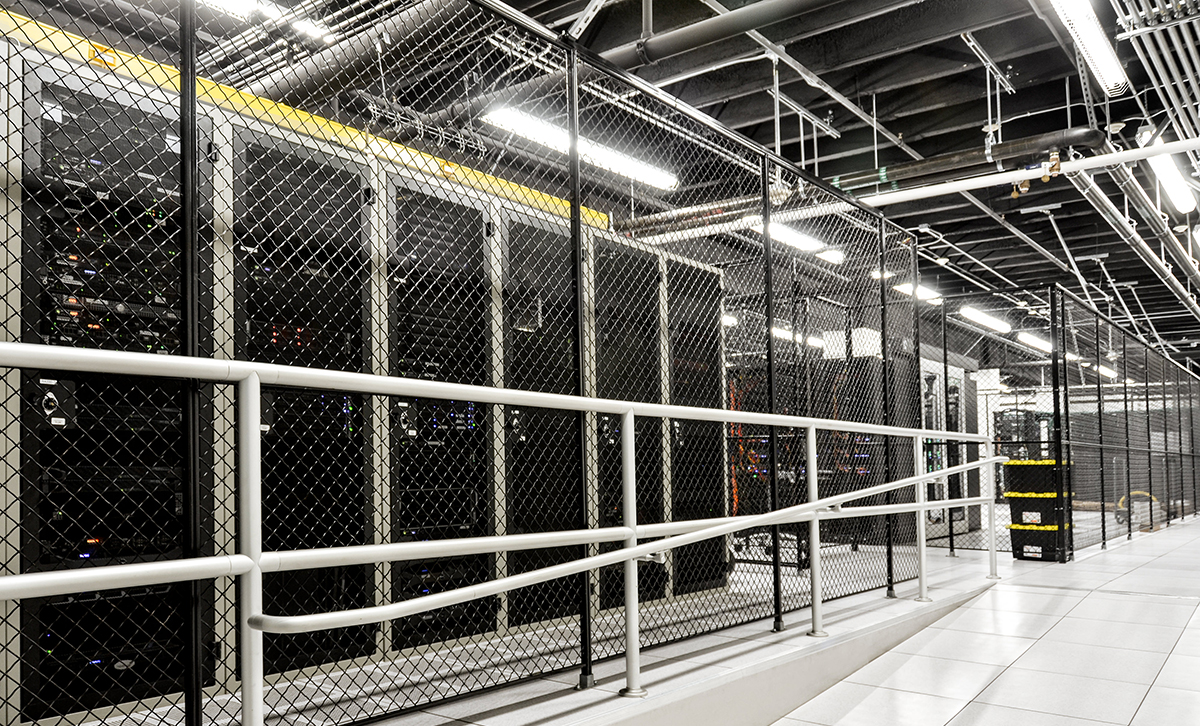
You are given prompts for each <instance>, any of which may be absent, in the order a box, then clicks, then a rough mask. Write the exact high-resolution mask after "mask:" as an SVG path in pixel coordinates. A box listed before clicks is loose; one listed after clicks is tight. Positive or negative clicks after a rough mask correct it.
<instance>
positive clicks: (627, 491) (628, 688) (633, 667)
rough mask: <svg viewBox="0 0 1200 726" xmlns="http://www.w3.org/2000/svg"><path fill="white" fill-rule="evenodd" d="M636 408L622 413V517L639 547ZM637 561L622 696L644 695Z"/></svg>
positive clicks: (629, 586)
mask: <svg viewBox="0 0 1200 726" xmlns="http://www.w3.org/2000/svg"><path fill="white" fill-rule="evenodd" d="M635 423H636V421H635V417H634V415H633V411H626V412H625V413H623V414H621V508H622V519H623V523H624V525H625V526H626V527H629V528H630V529H632V530H633V534H631V535H630V536H629V538H628V539H626V540H625V546H626V547H637V544H638V537H637V444H636V438H635V437H634V425H635ZM639 600H640V598H639V597H638V563H637V560H625V687H624V688H622V689H621V695H622V696H625V697H627V698H644V697H645V696H646V689H644V688H642V651H641V647H642V645H641V632H640V629H639V626H638V618H639V616H640V613H639V611H638V608H639V607H640V605H639Z"/></svg>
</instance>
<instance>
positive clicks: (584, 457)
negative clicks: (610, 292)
mask: <svg viewBox="0 0 1200 726" xmlns="http://www.w3.org/2000/svg"><path fill="white" fill-rule="evenodd" d="M567 129H568V134H569V137H570V146H569V148H568V153H567V165H568V172H569V176H570V179H569V183H570V196H571V199H570V202H571V249H572V261H573V263H574V271H573V277H574V279H575V364H576V369H577V371H578V377H577V379H576V386H577V388H578V393H579V395H581V396H588V395H591V391H588V390H587V374H586V373H585V372H584V361H585V360H586V347H587V343H586V340H587V336H586V335H584V324H583V320H584V310H585V309H586V302H587V300H586V294H585V292H584V260H583V258H584V254H585V250H584V247H583V216H582V204H583V200H582V195H583V192H582V181H581V171H580V159H579V143H578V142H579V56H578V54H577V53H576V52H575V49H574V48H571V49H570V50H568V51H567ZM578 418H579V452H580V457H579V482H580V484H581V485H582V487H583V491H582V492H580V496H581V497H582V498H583V501H584V502H587V501H588V486H589V481H588V455H589V453H590V452H589V448H588V444H587V442H588V422H589V419H588V415H587V414H586V413H584V412H583V411H580V412H579V413H578ZM580 524H581V526H582V527H584V528H585V529H586V528H587V527H589V526H590V525H591V522H590V521H589V517H588V513H587V507H586V504H585V507H584V515H583V521H582V522H581V523H580ZM584 552H587V550H586V549H585V550H584ZM579 661H580V669H579V686H578V687H579V688H580V689H584V688H591V687H592V686H594V685H596V677H595V676H594V675H593V674H592V577H591V573H589V572H581V573H579Z"/></svg>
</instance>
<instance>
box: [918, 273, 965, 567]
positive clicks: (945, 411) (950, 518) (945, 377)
mask: <svg viewBox="0 0 1200 726" xmlns="http://www.w3.org/2000/svg"><path fill="white" fill-rule="evenodd" d="M913 292H914V294H915V292H916V291H915V290H914V291H913ZM941 308H942V311H941V319H942V415H943V416H944V417H945V421H944V424H945V430H946V431H949V430H950V342H949V340H948V338H947V335H946V305H945V303H943V304H942V306H941ZM951 446H953V444H951V443H950V439H946V440H945V441H944V442H942V447H943V449H942V450H943V451H944V452H945V454H946V463H945V466H954V465H955V464H957V463H958V462H957V457H952V456H950V447H951ZM956 451H957V449H956ZM954 478H956V477H955V476H951V477H947V478H946V497H947V498H949V497H950V495H951V494H952V492H951V491H950V480H951V479H954ZM943 511H945V512H946V531H947V533H948V536H949V538H950V541H949V544H950V551H949V552H948V553H947V554H946V556H947V557H957V556H958V555H957V554H955V552H954V510H953V509H951V508H950V507H946V508H945V509H944V510H943Z"/></svg>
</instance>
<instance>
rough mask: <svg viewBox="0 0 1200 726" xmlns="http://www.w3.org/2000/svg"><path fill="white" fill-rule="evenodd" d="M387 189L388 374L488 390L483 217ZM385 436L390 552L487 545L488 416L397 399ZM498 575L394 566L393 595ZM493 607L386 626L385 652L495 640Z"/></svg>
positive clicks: (469, 560) (404, 185) (471, 565)
mask: <svg viewBox="0 0 1200 726" xmlns="http://www.w3.org/2000/svg"><path fill="white" fill-rule="evenodd" d="M414 187H415V188H414ZM389 188H390V194H389V202H390V207H389V221H390V225H391V230H390V231H391V233H390V235H389V240H390V241H389V251H388V280H389V289H390V300H389V318H390V322H389V327H390V331H391V332H390V335H391V347H390V356H391V361H390V366H389V367H390V372H391V374H392V375H396V376H407V377H414V378H429V379H433V380H440V381H448V382H451V383H463V384H469V385H477V386H478V385H488V384H490V383H491V382H492V375H493V372H492V369H493V361H492V349H493V346H492V343H491V340H492V325H491V318H492V314H491V308H492V297H491V284H490V279H491V277H490V267H491V258H492V255H491V247H490V244H491V239H492V236H493V235H490V234H489V229H491V228H493V227H494V225H493V223H492V220H491V218H490V216H489V215H490V210H489V209H488V207H487V205H486V204H483V203H480V202H476V203H475V205H474V206H472V205H471V204H469V203H468V204H464V203H460V202H466V201H467V200H466V199H461V198H459V199H458V200H457V201H453V200H451V199H448V198H445V196H443V195H439V194H438V193H437V192H436V191H435V190H434V189H433V188H430V187H427V186H422V185H420V184H418V183H417V182H416V181H415V180H411V179H409V180H402V179H400V178H393V179H392V180H391V182H390V187H389ZM391 429H392V432H393V439H392V451H391V455H392V466H391V482H390V485H391V523H390V524H391V539H392V541H421V540H430V539H447V538H454V537H484V536H489V535H492V534H495V526H494V512H493V509H494V506H493V501H492V486H493V485H492V480H491V477H492V470H493V458H494V450H495V446H496V444H495V442H494V440H493V436H492V433H493V430H494V426H493V411H492V407H491V406H489V405H485V404H479V403H475V402H471V401H432V400H423V399H405V400H401V399H394V400H393V401H392V403H391ZM495 566H496V557H495V556H494V555H490V554H488V555H473V556H468V557H454V558H445V559H440V560H435V561H431V562H408V563H397V564H396V565H394V566H393V568H392V570H391V577H392V588H391V589H392V596H393V597H394V598H395V599H396V600H403V599H409V598H412V597H418V596H420V595H423V594H426V593H432V592H441V591H444V590H451V589H455V588H459V587H465V586H467V585H472V584H476V583H478V582H482V581H484V580H488V579H491V578H492V576H493V573H494V571H495ZM500 603H501V601H500V598H498V597H487V598H482V599H479V600H473V601H470V602H466V603H462V604H460V605H456V606H452V607H448V608H442V609H439V610H436V611H433V612H429V613H424V614H422V615H419V616H414V617H411V618H406V619H405V620H402V621H397V622H394V623H392V629H393V642H392V647H393V648H395V649H396V650H403V649H405V648H411V647H414V646H419V645H429V644H432V643H436V642H439V641H447V640H455V639H459V638H465V637H470V636H474V635H480V634H483V633H487V632H491V631H494V630H495V629H496V626H497V615H498V614H499V612H500V609H501V608H500Z"/></svg>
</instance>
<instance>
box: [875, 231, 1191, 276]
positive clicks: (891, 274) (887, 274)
mask: <svg viewBox="0 0 1200 726" xmlns="http://www.w3.org/2000/svg"><path fill="white" fill-rule="evenodd" d="M1196 229H1197V230H1200V225H1197V226H1196ZM1197 234H1200V232H1197ZM895 276H896V273H894V272H891V271H884V272H880V271H879V270H871V279H872V280H886V279H888V278H889V277H895Z"/></svg>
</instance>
